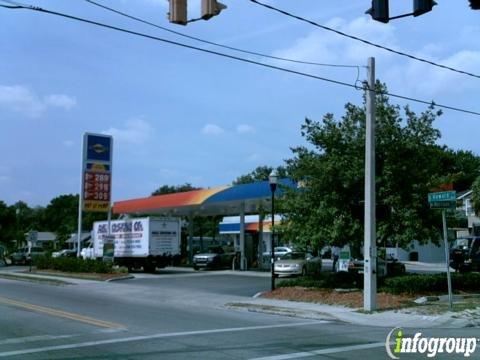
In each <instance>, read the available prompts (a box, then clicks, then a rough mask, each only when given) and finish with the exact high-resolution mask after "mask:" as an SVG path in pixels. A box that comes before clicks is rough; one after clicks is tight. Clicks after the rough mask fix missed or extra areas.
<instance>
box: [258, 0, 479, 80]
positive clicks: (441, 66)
mask: <svg viewBox="0 0 480 360" xmlns="http://www.w3.org/2000/svg"><path fill="white" fill-rule="evenodd" d="M249 1H251V2H253V3H255V4H257V5H260V6H263V7H265V8H267V9H270V10H273V11H276V12H279V13H280V14H283V15H286V16H289V17H291V18H294V19H297V20H300V21H303V22H306V23H308V24H311V25H313V26H316V27H319V28H321V29H323V30H327V31H331V32H334V33H336V34H338V35H341V36H344V37H347V38H350V39H353V40H356V41H360V42H362V43H364V44H367V45H370V46H374V47H376V48H379V49H382V50H385V51H389V52H391V53H394V54H397V55H401V56H405V57H407V58H410V59H412V60H416V61H420V62H423V63H426V64H429V65H432V66H436V67H439V68H442V69H445V70H450V71H454V72H456V73H459V74H463V75H467V76H471V77H474V78H477V79H480V75H477V74H474V73H471V72H468V71H465V70H460V69H456V68H453V67H451V66H447V65H443V64H439V63H436V62H434V61H431V60H427V59H424V58H421V57H418V56H415V55H411V54H408V53H406V52H403V51H399V50H395V49H392V48H389V47H387V46H383V45H379V44H376V43H374V42H371V41H369V40H365V39H362V38H360V37H358V36H354V35H350V34H347V33H345V32H343V31H340V30H336V29H333V28H331V27H328V26H325V25H321V24H319V23H317V22H315V21H312V20H308V19H306V18H304V17H301V16H298V15H294V14H292V13H289V12H288V11H285V10H282V9H279V8H276V7H274V6H272V5H268V4H264V3H262V2H260V1H258V0H249Z"/></svg>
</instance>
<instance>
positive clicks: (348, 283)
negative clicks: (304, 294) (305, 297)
mask: <svg viewBox="0 0 480 360" xmlns="http://www.w3.org/2000/svg"><path fill="white" fill-rule="evenodd" d="M292 286H301V287H306V288H323V289H337V288H340V289H351V288H360V287H363V275H362V274H354V273H348V272H343V271H342V272H337V273H321V274H319V275H317V276H315V277H309V276H305V277H299V278H295V279H288V280H283V281H281V282H280V283H279V284H278V287H292Z"/></svg>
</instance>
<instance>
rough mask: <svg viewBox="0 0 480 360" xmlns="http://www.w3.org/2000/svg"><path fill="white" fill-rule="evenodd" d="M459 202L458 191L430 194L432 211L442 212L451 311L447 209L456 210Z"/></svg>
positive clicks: (429, 199) (449, 296)
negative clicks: (438, 210) (439, 210)
mask: <svg viewBox="0 0 480 360" xmlns="http://www.w3.org/2000/svg"><path fill="white" fill-rule="evenodd" d="M456 200H457V193H456V191H442V192H434V193H429V194H428V203H429V204H430V208H431V209H441V210H442V223H443V241H444V245H445V262H446V265H447V283H448V300H449V306H450V310H452V307H453V295H452V279H451V276H450V246H449V245H448V232H447V216H446V210H447V209H455V207H456Z"/></svg>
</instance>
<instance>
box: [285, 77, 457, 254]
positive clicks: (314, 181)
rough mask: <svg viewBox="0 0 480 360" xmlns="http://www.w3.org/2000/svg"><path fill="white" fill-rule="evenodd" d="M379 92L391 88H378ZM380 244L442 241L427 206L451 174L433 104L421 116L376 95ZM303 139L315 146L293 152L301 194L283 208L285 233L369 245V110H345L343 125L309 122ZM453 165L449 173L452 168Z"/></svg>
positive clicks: (289, 197) (291, 168)
mask: <svg viewBox="0 0 480 360" xmlns="http://www.w3.org/2000/svg"><path fill="white" fill-rule="evenodd" d="M377 89H378V90H382V91H383V92H385V91H386V87H385V86H384V85H382V84H380V83H377ZM376 101H377V102H376V104H377V105H376V172H377V176H376V191H377V208H376V213H377V215H376V216H377V241H378V242H379V243H384V242H385V241H389V242H391V243H398V244H399V245H400V246H404V245H406V244H408V243H410V242H411V241H412V240H414V239H415V240H419V241H421V242H425V241H429V240H433V241H437V239H438V229H437V226H438V220H437V218H438V216H437V217H435V215H436V214H435V212H433V211H431V210H430V209H429V207H428V204H427V201H426V199H427V193H428V192H429V189H430V188H432V187H434V186H436V185H439V184H440V183H442V182H443V179H442V175H443V174H451V173H452V171H453V169H452V168H451V167H452V166H450V168H448V167H447V166H446V165H445V164H444V163H443V162H442V160H443V159H444V158H445V152H446V149H445V148H443V147H440V146H438V145H436V141H437V140H438V139H439V138H440V132H439V131H438V130H437V129H435V128H434V127H433V122H434V120H435V119H436V118H437V117H438V116H440V115H441V112H440V111H435V109H434V106H430V107H428V108H427V109H426V110H425V111H424V112H422V113H421V114H419V115H417V114H415V113H414V112H413V111H411V110H410V109H409V107H408V106H407V107H404V108H403V116H402V111H401V110H402V109H401V108H400V107H399V106H398V105H392V104H391V103H390V101H389V98H388V97H387V96H386V95H377V96H376ZM301 131H302V136H303V137H304V138H305V139H306V140H307V142H308V143H309V144H310V145H311V146H309V147H305V146H301V147H297V148H294V149H292V150H293V153H294V157H293V158H292V159H289V160H287V168H288V172H289V173H290V174H291V175H292V177H293V178H294V179H295V180H297V181H298V182H299V184H300V186H301V191H287V194H286V197H285V199H284V201H282V202H281V206H282V211H283V212H284V213H285V215H286V217H287V219H288V221H287V222H285V224H286V225H285V226H284V229H283V231H284V232H286V233H287V234H289V237H290V238H291V239H292V240H294V241H297V242H299V243H303V244H305V243H309V244H310V245H313V246H317V247H320V246H322V245H323V244H339V245H342V244H347V243H350V244H352V245H354V246H357V247H360V245H361V243H362V242H363V213H364V164H365V163H364V149H365V106H356V105H354V104H351V103H348V104H346V105H345V115H343V116H342V118H341V119H340V120H337V119H335V117H334V116H333V114H326V115H325V116H324V117H323V120H322V121H321V122H319V121H313V120H310V119H306V120H305V123H304V124H303V125H302V128H301ZM446 167H447V168H446Z"/></svg>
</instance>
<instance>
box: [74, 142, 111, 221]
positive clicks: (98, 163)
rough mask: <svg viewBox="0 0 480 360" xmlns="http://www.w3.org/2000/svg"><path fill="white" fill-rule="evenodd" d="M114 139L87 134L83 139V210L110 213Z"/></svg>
mask: <svg viewBox="0 0 480 360" xmlns="http://www.w3.org/2000/svg"><path fill="white" fill-rule="evenodd" d="M112 150H113V138H112V137H111V136H108V135H101V134H90V133H86V134H85V135H84V137H83V162H82V193H81V194H82V195H81V196H82V204H83V206H82V210H83V211H90V212H108V211H109V210H110V200H111V192H112Z"/></svg>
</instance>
